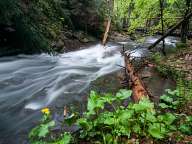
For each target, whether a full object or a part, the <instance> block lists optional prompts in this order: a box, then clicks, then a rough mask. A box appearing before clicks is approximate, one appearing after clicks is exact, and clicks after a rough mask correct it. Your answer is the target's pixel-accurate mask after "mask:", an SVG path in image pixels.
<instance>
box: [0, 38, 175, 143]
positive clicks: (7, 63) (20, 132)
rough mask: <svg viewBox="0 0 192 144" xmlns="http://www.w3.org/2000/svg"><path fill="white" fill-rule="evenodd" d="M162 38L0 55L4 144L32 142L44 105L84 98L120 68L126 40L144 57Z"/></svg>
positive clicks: (170, 43) (0, 126)
mask: <svg viewBox="0 0 192 144" xmlns="http://www.w3.org/2000/svg"><path fill="white" fill-rule="evenodd" d="M157 38H158V37H147V38H146V40H145V41H144V44H142V46H140V44H137V43H136V42H134V41H131V40H129V41H123V42H118V43H108V44H107V45H106V46H105V47H103V46H102V45H101V44H94V45H92V46H89V47H85V48H82V49H81V50H78V51H73V52H68V53H63V54H59V55H57V56H50V55H47V54H41V55H18V56H11V57H2V58H0V144H27V143H28V142H27V141H26V137H27V134H28V132H29V129H31V127H33V126H34V125H35V124H36V123H37V122H38V120H39V119H40V117H41V113H40V109H41V108H44V107H47V106H48V107H51V108H52V107H54V108H55V107H60V108H63V107H64V106H65V105H67V104H69V103H70V104H73V103H80V104H81V103H82V101H83V98H84V96H85V95H86V93H87V90H88V89H89V86H90V83H91V82H93V81H95V80H96V79H97V78H99V77H103V76H105V75H108V74H111V73H113V72H116V71H118V70H120V69H121V67H119V65H123V57H122V56H121V54H120V51H121V50H122V44H124V45H126V47H128V48H131V51H132V55H131V56H132V57H142V56H145V55H147V54H148V53H149V52H148V51H147V49H146V47H147V45H149V44H151V43H153V42H154V41H155V40H156V39H157ZM176 41H177V38H174V37H168V38H167V39H166V45H167V46H168V47H171V48H174V47H175V43H176ZM161 85H162V84H161Z"/></svg>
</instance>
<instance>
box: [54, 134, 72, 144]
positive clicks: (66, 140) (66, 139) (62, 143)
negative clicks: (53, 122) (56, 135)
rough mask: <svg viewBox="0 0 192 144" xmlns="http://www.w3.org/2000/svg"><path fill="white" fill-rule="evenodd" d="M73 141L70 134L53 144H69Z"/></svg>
mask: <svg viewBox="0 0 192 144" xmlns="http://www.w3.org/2000/svg"><path fill="white" fill-rule="evenodd" d="M70 141H71V134H70V133H64V135H63V136H62V139H61V140H57V142H54V143H51V144H69V143H70Z"/></svg>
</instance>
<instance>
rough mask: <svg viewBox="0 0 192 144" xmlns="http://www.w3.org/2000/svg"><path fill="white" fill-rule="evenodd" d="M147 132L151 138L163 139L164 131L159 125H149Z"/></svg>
mask: <svg viewBox="0 0 192 144" xmlns="http://www.w3.org/2000/svg"><path fill="white" fill-rule="evenodd" d="M148 132H149V134H150V135H151V136H152V137H154V138H157V139H162V138H164V135H165V134H166V130H165V128H164V126H163V125H162V124H160V123H153V124H150V125H149V128H148Z"/></svg>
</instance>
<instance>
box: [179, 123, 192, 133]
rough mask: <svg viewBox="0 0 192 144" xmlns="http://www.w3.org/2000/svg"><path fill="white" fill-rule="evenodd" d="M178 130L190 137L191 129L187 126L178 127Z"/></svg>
mask: <svg viewBox="0 0 192 144" xmlns="http://www.w3.org/2000/svg"><path fill="white" fill-rule="evenodd" d="M179 130H180V131H181V132H182V133H184V134H188V135H192V127H191V126H189V125H188V124H182V125H180V127H179Z"/></svg>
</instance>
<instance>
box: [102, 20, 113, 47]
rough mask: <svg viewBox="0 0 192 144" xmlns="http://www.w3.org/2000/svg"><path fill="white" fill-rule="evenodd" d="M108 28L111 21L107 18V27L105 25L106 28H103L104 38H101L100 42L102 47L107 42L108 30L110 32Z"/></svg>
mask: <svg viewBox="0 0 192 144" xmlns="http://www.w3.org/2000/svg"><path fill="white" fill-rule="evenodd" d="M110 26H111V19H110V18H109V19H108V21H107V25H106V28H105V33H104V36H103V41H102V44H103V45H105V44H106V42H107V37H108V33H109V30H110Z"/></svg>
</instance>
